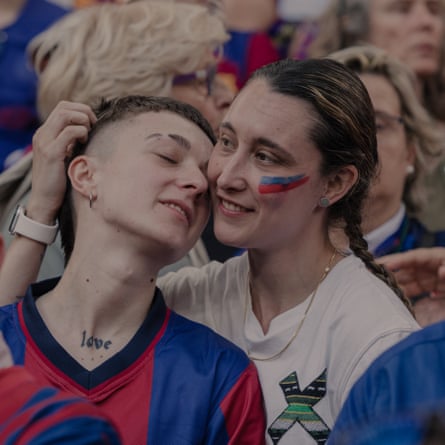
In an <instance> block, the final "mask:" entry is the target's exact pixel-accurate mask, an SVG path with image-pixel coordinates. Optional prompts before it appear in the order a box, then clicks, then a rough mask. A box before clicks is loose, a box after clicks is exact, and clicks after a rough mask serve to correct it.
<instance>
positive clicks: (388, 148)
mask: <svg viewBox="0 0 445 445" xmlns="http://www.w3.org/2000/svg"><path fill="white" fill-rule="evenodd" d="M360 78H361V80H362V81H363V83H364V84H365V86H366V88H367V90H368V92H369V95H370V97H371V101H372V104H373V106H374V110H375V114H376V124H377V149H378V154H379V162H380V165H379V175H378V178H377V179H376V181H375V183H374V184H373V186H372V187H371V190H370V194H369V198H368V201H367V203H366V209H367V213H368V215H370V217H372V221H373V222H374V225H375V226H376V227H377V226H378V225H380V224H382V223H383V222H385V221H387V220H388V219H389V218H391V217H392V216H394V215H395V214H396V212H397V211H398V210H399V208H400V204H401V202H402V196H403V189H404V186H405V181H406V178H407V168H408V166H409V165H414V158H415V154H414V153H415V152H414V149H413V147H412V145H411V144H409V143H408V140H407V136H406V131H405V128H404V125H403V122H402V120H401V106H400V101H399V98H398V95H397V92H396V90H395V89H394V88H393V87H392V85H391V84H390V83H389V81H388V80H386V78H385V77H383V76H380V75H376V74H362V75H360Z"/></svg>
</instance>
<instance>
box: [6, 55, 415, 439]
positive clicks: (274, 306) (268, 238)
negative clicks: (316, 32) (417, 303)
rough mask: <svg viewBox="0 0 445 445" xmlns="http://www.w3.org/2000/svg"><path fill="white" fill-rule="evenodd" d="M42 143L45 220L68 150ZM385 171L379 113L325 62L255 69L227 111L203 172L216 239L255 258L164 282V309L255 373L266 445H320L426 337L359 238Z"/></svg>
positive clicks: (38, 187) (16, 257)
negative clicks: (372, 191)
mask: <svg viewBox="0 0 445 445" xmlns="http://www.w3.org/2000/svg"><path fill="white" fill-rule="evenodd" d="M45 129H46V130H48V129H47V128H46V127H45V125H44V128H43V129H42V131H41V132H40V135H38V136H37V137H36V138H35V142H36V144H35V145H36V148H35V149H34V150H35V151H36V152H35V160H37V163H36V165H35V175H34V184H35V187H33V194H34V195H33V199H35V202H36V203H37V202H38V203H39V206H38V207H39V208H40V209H41V210H40V211H39V217H40V218H45V219H46V220H48V219H49V218H53V219H54V218H55V215H56V213H57V208H55V205H54V204H53V203H52V202H51V201H50V200H49V199H48V197H47V196H45V194H44V193H43V192H42V190H44V189H45V190H48V189H51V190H52V191H53V194H54V190H63V188H64V182H62V181H61V180H60V179H59V178H56V179H55V173H56V172H57V171H58V170H60V169H61V164H62V162H61V159H63V157H64V156H65V153H66V150H67V147H66V144H65V145H64V142H63V137H57V138H56V139H55V140H52V141H48V140H46V141H44V139H43V135H44V134H45V133H46V130H45ZM43 130H45V131H43ZM43 159H45V162H44V163H43V162H41V161H42V160H43ZM377 162H378V157H377V147H376V136H375V120H374V112H373V108H372V105H371V102H370V99H369V96H368V94H367V92H366V89H365V87H364V86H363V84H362V83H361V81H360V80H359V79H358V77H357V76H356V75H355V74H353V73H352V72H351V71H349V70H348V69H347V68H345V67H344V66H343V65H341V64H339V63H337V62H335V61H332V60H327V59H320V60H308V61H295V60H285V61H280V62H277V63H275V64H271V65H268V66H266V67H264V68H261V69H260V70H259V71H257V72H256V73H255V74H254V75H253V77H252V78H251V79H250V81H249V82H248V84H247V85H246V86H245V87H244V88H243V89H242V90H241V92H240V93H239V94H238V96H237V97H236V99H235V100H234V102H233V103H232V105H231V106H230V108H229V111H228V113H227V115H226V116H225V118H224V119H223V122H222V124H221V126H220V130H219V135H218V140H217V143H216V146H215V148H214V150H213V153H212V155H211V158H210V162H209V166H208V177H209V184H210V191H211V195H212V200H213V212H214V230H215V234H216V236H217V237H218V239H219V240H220V241H222V242H223V243H225V244H228V245H232V246H236V247H243V248H246V249H247V252H246V253H245V254H243V255H242V256H240V257H236V258H232V259H230V260H228V261H227V262H225V263H224V264H220V263H217V262H212V263H210V264H208V265H206V266H204V267H203V268H201V269H195V268H184V269H182V270H181V271H179V272H177V273H172V274H168V275H167V276H165V277H163V278H162V279H161V280H159V282H158V284H159V286H160V287H161V288H162V290H163V293H164V295H165V298H166V300H167V304H169V305H170V306H171V307H173V308H174V309H175V310H176V311H178V312H179V313H181V314H183V315H185V316H187V317H189V318H192V319H194V320H196V321H199V322H202V323H204V324H207V325H208V326H210V327H212V328H213V329H215V330H216V331H217V332H219V333H220V334H222V335H224V336H225V337H227V338H229V339H230V340H232V341H234V342H235V343H236V344H238V345H239V346H240V347H241V348H243V349H244V350H245V351H246V352H247V353H248V355H249V356H250V358H251V359H252V360H253V361H254V363H255V364H256V366H257V368H258V371H259V376H260V381H261V385H262V389H263V393H264V398H265V406H266V412H267V430H266V439H267V443H268V444H277V443H279V444H280V445H289V444H295V443H298V444H299V445H300V444H301V445H313V444H314V443H325V442H326V440H327V438H328V435H329V432H330V429H331V427H332V425H333V423H334V420H335V418H336V416H337V414H338V412H339V410H340V407H341V405H342V403H343V401H344V400H345V398H346V396H347V394H348V392H349V389H350V387H351V386H352V384H353V383H354V382H355V381H356V379H357V378H358V377H359V376H360V375H361V373H362V372H363V371H364V370H365V369H366V367H367V366H368V365H369V364H370V362H371V361H373V360H374V358H375V357H377V355H379V354H380V353H381V352H382V351H384V350H386V349H387V348H388V347H389V346H391V345H393V344H394V343H396V342H398V341H399V340H400V339H402V338H403V337H405V336H406V335H407V334H409V333H410V332H412V331H414V330H416V329H417V328H418V325H417V323H416V322H415V320H414V318H413V317H412V315H411V313H410V311H409V310H408V309H407V307H406V306H405V305H404V304H403V302H402V301H401V299H400V298H399V297H400V296H401V292H400V290H399V289H398V288H397V287H396V285H395V282H394V280H393V279H392V277H391V276H389V275H388V274H387V273H386V270H385V269H384V268H383V267H382V266H379V265H378V264H376V263H375V262H374V260H373V257H372V255H371V254H370V253H369V252H368V251H367V245H366V242H365V241H364V239H363V235H362V232H361V207H362V204H363V200H364V198H365V196H366V194H367V192H368V189H369V186H370V182H371V180H372V179H373V177H374V175H375V173H376V167H377ZM49 172H51V173H52V174H49ZM36 207H37V206H36ZM333 233H335V239H334V237H333V236H332V235H333ZM15 241H16V242H15V244H14V247H15V248H14V250H13V251H10V252H9V253H8V255H6V259H5V261H6V262H5V264H4V267H6V265H8V266H11V264H13V263H14V261H15V264H16V265H18V264H22V268H21V271H20V274H18V273H15V274H14V273H13V272H10V274H9V276H8V280H5V277H6V275H5V274H4V275H3V285H9V286H10V287H9V288H10V289H11V286H14V287H13V289H14V291H13V292H11V294H10V296H14V295H20V294H23V293H24V291H25V289H24V288H25V287H26V285H27V282H29V281H30V280H32V278H33V276H32V274H33V271H32V268H31V266H32V264H35V263H36V262H38V255H39V254H40V253H41V250H42V249H43V247H38V246H37V244H38V243H35V242H34V243H33V242H32V241H30V240H27V239H26V237H21V238H19V239H16V240H15ZM39 249H40V250H39ZM25 255H26V256H25ZM23 258H26V259H27V264H26V267H23ZM33 258H34V259H33ZM20 261H21V263H20ZM24 268H25V269H26V270H25V271H24V270H23V269H24ZM9 270H10V271H11V270H13V269H11V268H9Z"/></svg>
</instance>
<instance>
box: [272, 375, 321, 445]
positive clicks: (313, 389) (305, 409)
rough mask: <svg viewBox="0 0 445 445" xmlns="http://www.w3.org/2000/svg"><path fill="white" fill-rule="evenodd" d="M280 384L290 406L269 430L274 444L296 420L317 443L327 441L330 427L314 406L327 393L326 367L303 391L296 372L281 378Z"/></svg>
mask: <svg viewBox="0 0 445 445" xmlns="http://www.w3.org/2000/svg"><path fill="white" fill-rule="evenodd" d="M280 386H281V389H282V391H283V393H284V397H285V399H286V402H287V404H288V406H287V408H286V409H285V410H284V411H283V412H282V413H281V414H280V415H279V416H278V417H277V418H276V419H275V420H274V421H273V423H272V425H271V426H270V427H269V428H268V430H267V432H268V433H269V436H270V437H271V439H272V442H273V443H274V445H276V444H277V443H278V442H279V441H280V440H281V438H282V437H283V436H284V435H285V434H286V432H287V431H289V430H290V429H291V428H292V426H293V425H294V424H295V423H296V422H298V423H299V424H300V425H301V426H302V427H303V428H304V429H305V430H306V431H307V432H308V433H309V434H310V435H311V436H312V437H313V439H314V440H315V442H316V443H317V444H324V443H326V441H327V439H328V436H329V433H330V429H329V427H328V426H327V425H326V424H325V423H324V421H323V419H322V418H321V417H320V416H319V415H318V414H317V413H316V412H315V411H314V409H313V406H314V405H315V404H316V403H317V402H319V401H320V400H321V399H322V398H323V397H324V396H325V394H326V369H325V370H324V371H323V372H322V373H321V374H320V376H319V377H317V378H316V379H315V380H314V381H313V382H312V383H310V384H309V385H308V386H307V387H306V388H305V389H304V390H303V391H301V389H300V385H299V384H298V377H297V373H296V372H293V373H291V374H289V375H288V376H287V377H285V378H284V379H283V380H281V382H280Z"/></svg>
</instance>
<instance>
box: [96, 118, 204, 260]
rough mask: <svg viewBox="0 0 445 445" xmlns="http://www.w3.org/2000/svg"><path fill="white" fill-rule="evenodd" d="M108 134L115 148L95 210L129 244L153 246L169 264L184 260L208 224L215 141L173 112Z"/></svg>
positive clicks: (130, 121)
mask: <svg viewBox="0 0 445 445" xmlns="http://www.w3.org/2000/svg"><path fill="white" fill-rule="evenodd" d="M107 131H109V132H110V133H107V134H106V136H105V137H106V138H107V140H112V141H115V148H114V150H113V151H112V153H111V154H110V155H109V156H107V157H106V159H105V162H103V166H101V168H100V172H99V182H98V184H99V185H98V192H97V194H98V199H97V201H96V202H95V204H94V206H95V208H98V210H100V211H101V212H102V216H103V219H104V220H105V222H106V224H107V225H108V226H109V227H112V228H116V229H117V231H118V232H119V233H124V234H125V235H126V236H127V238H128V242H131V241H130V240H131V239H134V242H135V245H136V246H144V249H146V244H145V243H148V244H149V247H150V252H162V253H161V254H160V255H161V256H162V255H165V258H166V259H165V261H174V260H176V259H178V258H180V257H182V256H183V255H184V254H185V253H186V252H187V251H188V250H189V249H190V248H191V247H192V246H193V245H194V244H195V242H196V241H197V240H198V238H199V236H200V234H201V232H202V230H203V228H204V226H205V224H206V222H207V219H208V215H209V202H208V201H209V199H208V184H207V179H206V175H205V171H206V168H207V162H208V159H209V155H210V152H211V150H212V143H211V141H210V140H209V139H208V137H207V136H206V135H205V134H204V133H203V132H202V131H201V130H200V129H199V128H198V127H197V126H196V125H195V124H193V123H192V122H190V121H188V120H186V119H184V118H182V117H180V116H178V115H176V114H173V113H168V112H160V113H153V112H151V113H144V114H140V115H138V116H136V117H132V118H131V119H127V120H125V121H123V122H121V123H120V124H119V125H117V126H116V127H115V128H112V129H109V130H105V131H104V133H105V132H107ZM141 240H142V241H141Z"/></svg>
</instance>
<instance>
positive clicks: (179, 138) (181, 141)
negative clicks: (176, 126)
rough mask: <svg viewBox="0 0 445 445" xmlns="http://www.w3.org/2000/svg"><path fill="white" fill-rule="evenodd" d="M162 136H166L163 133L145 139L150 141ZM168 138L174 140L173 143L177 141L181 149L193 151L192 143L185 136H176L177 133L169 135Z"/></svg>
mask: <svg viewBox="0 0 445 445" xmlns="http://www.w3.org/2000/svg"><path fill="white" fill-rule="evenodd" d="M162 136H165V135H164V134H162V133H152V134H150V135H148V136H147V137H146V138H145V139H146V140H149V139H153V138H158V137H162ZM167 136H168V137H169V138H170V139H173V141H175V142H176V143H177V144H178V145H179V146H180V147H182V148H185V149H186V150H190V149H191V144H190V142H189V141H188V140H187V139H186V138H185V137H184V136H181V135H179V134H175V133H169V134H168V135H167Z"/></svg>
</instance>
